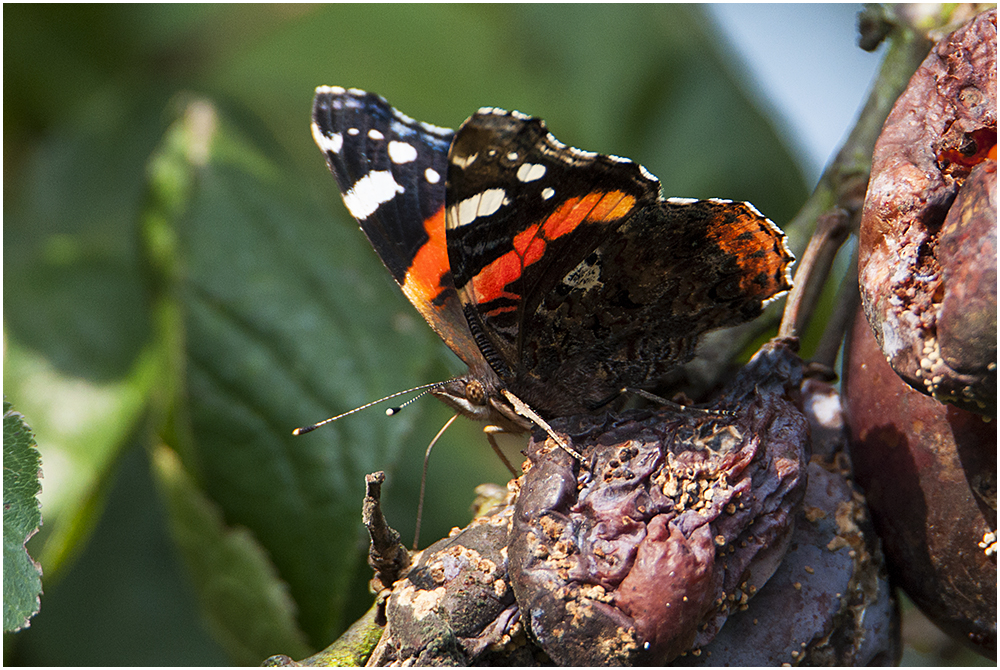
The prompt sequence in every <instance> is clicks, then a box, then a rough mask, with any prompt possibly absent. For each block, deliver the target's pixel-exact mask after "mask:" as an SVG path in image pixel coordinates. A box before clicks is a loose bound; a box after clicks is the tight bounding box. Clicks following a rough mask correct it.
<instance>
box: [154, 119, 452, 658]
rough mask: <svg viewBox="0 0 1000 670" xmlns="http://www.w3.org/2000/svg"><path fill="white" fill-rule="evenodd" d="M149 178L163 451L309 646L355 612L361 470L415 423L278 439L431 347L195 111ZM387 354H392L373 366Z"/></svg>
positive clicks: (396, 374) (345, 241)
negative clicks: (161, 307)
mask: <svg viewBox="0 0 1000 670" xmlns="http://www.w3.org/2000/svg"><path fill="white" fill-rule="evenodd" d="M151 166H152V167H151V170H152V172H151V175H152V191H153V195H152V198H151V202H153V203H155V205H154V207H153V208H152V209H151V211H150V212H148V214H147V221H148V222H150V223H149V224H148V225H149V226H150V227H151V229H153V230H159V231H161V232H157V233H155V234H151V235H150V236H149V238H150V239H154V240H161V241H162V240H170V239H173V240H175V243H172V242H165V243H163V245H164V246H165V247H170V246H172V245H173V244H176V256H177V261H176V266H171V265H169V264H164V266H163V268H164V270H165V272H166V273H167V281H169V282H174V287H173V289H172V291H174V292H175V294H176V295H177V296H178V304H179V309H180V312H181V314H182V317H181V319H182V322H181V326H182V329H183V332H182V335H180V336H178V337H177V338H176V342H177V343H178V346H179V347H181V349H180V351H178V352H177V356H178V360H180V361H181V365H182V369H181V380H182V381H181V383H182V388H180V389H179V394H178V397H177V401H178V403H179V404H178V408H177V410H176V412H175V419H176V420H175V422H174V424H173V426H172V428H171V429H170V430H169V431H168V434H167V436H166V437H167V443H168V444H169V445H170V446H171V447H173V448H174V449H175V450H176V451H177V453H179V454H180V456H181V458H182V460H183V462H184V466H185V468H186V469H187V470H189V471H190V472H191V473H192V474H193V476H194V477H195V479H196V481H197V483H198V485H199V486H200V487H201V488H202V489H203V490H204V492H205V494H206V495H207V496H208V497H210V498H211V499H212V500H213V501H214V502H216V503H217V504H218V505H219V506H220V507H221V509H222V510H223V511H224V514H225V520H226V522H227V523H228V524H231V525H236V526H241V527H244V528H246V529H247V530H248V531H249V532H250V533H251V534H252V535H253V538H254V539H255V540H256V541H257V542H259V543H260V545H261V546H262V547H264V548H265V550H266V552H267V555H268V556H269V557H270V559H271V560H272V561H273V562H274V565H275V567H276V569H277V572H278V575H279V576H280V578H281V579H282V580H283V581H284V582H286V583H287V584H288V586H289V589H290V592H291V595H292V597H293V598H294V600H295V602H296V603H297V605H298V612H299V623H300V625H301V626H302V627H303V629H304V630H305V631H306V632H307V633H308V634H309V638H310V642H311V643H312V644H313V646H314V647H320V646H323V645H324V644H325V643H329V641H330V640H332V639H333V637H334V636H335V635H336V633H337V632H339V631H340V630H341V629H342V628H343V627H344V626H345V625H346V624H347V623H349V621H350V619H348V618H346V613H347V611H351V612H352V614H353V610H354V609H355V608H358V607H359V606H360V610H361V611H364V609H366V608H367V606H368V605H369V604H370V598H371V596H370V595H364V596H363V597H364V599H365V600H367V601H368V602H358V601H357V600H356V599H355V598H354V597H353V596H354V592H355V591H354V590H352V589H355V590H356V589H357V587H355V586H352V585H353V584H357V582H355V581H354V580H355V575H357V571H358V569H359V568H360V567H361V566H363V565H364V559H365V556H366V551H365V544H364V541H363V537H364V535H363V527H362V525H361V523H360V503H361V500H362V498H363V495H364V475H365V474H366V473H368V472H371V471H374V470H377V469H380V468H386V467H388V466H391V465H392V463H393V461H394V459H395V454H396V453H397V452H398V450H399V448H400V446H401V443H402V438H403V436H405V434H406V433H407V432H408V431H409V430H410V429H411V428H412V426H413V420H414V419H416V418H418V415H419V413H417V412H414V413H410V414H409V415H407V414H405V413H404V414H403V415H402V416H401V417H399V419H398V420H388V419H387V418H386V417H385V416H384V415H383V414H381V413H379V412H374V413H370V414H369V415H368V416H359V417H358V419H359V420H358V421H352V422H344V423H343V424H342V425H339V426H334V427H332V428H331V429H329V430H325V431H324V432H323V433H317V434H312V435H309V436H305V437H298V438H296V437H293V436H292V429H293V428H295V427H296V426H298V425H302V424H306V423H310V422H312V421H315V420H316V419H318V418H323V417H326V416H330V415H331V414H334V413H336V412H338V411H340V410H341V409H342V408H345V407H352V406H356V405H360V404H362V403H363V402H365V401H366V400H368V399H371V398H372V397H377V394H378V393H381V392H384V390H385V389H390V390H394V389H399V388H405V386H406V385H407V384H412V383H413V382H414V380H419V379H420V378H421V375H420V374H419V371H420V370H421V369H424V368H426V363H424V362H423V359H424V358H426V357H428V353H429V352H430V351H431V350H432V346H437V345H435V344H434V341H433V340H432V339H431V336H430V333H428V332H423V331H424V327H423V325H422V323H421V322H420V321H419V317H418V316H417V315H416V314H415V313H412V312H411V311H410V309H409V307H408V305H406V304H405V302H404V301H403V300H402V297H401V296H399V295H398V293H397V292H396V289H395V288H394V287H393V286H392V284H391V280H389V279H388V277H387V276H385V274H384V272H383V268H381V266H380V264H378V261H377V259H376V257H375V256H374V253H373V252H372V251H371V250H370V249H369V248H368V247H367V243H366V242H365V240H364V239H363V236H361V235H360V233H359V232H358V231H357V229H356V226H354V225H339V226H338V225H335V224H334V223H333V222H331V221H330V216H329V214H326V213H324V212H322V211H320V210H318V209H317V208H316V207H315V206H310V205H308V199H307V198H304V197H303V194H302V193H300V192H297V188H296V186H295V185H294V184H292V183H291V182H290V181H288V180H287V178H286V177H284V174H285V170H283V169H281V168H280V167H279V163H278V161H277V160H276V159H275V158H273V157H270V156H266V155H265V154H263V153H262V152H261V150H260V149H259V148H258V147H256V146H255V145H253V144H252V143H250V142H248V141H247V140H246V139H245V136H244V135H242V134H241V133H240V131H239V130H238V129H237V128H236V127H235V126H234V125H233V124H232V123H231V122H230V121H229V119H228V118H227V117H225V116H221V115H219V114H218V112H217V111H216V110H215V109H214V107H212V106H211V105H209V104H207V103H206V102H204V101H198V100H194V101H191V102H190V103H189V104H188V106H187V107H186V108H185V110H184V111H183V112H182V115H181V117H180V118H179V119H178V120H177V122H176V123H175V124H174V125H173V126H172V128H171V130H170V132H169V133H168V135H167V137H166V138H165V141H164V143H163V147H162V149H161V151H160V152H158V153H157V155H156V157H155V158H154V160H153V161H152V163H151ZM304 203H306V204H304ZM164 228H166V229H167V230H166V232H163V230H162V229H164ZM151 255H156V254H155V253H154V254H151ZM401 303H402V304H401ZM362 305H363V306H362ZM389 323H395V324H396V330H395V331H394V332H386V330H385V329H386V325H387V324H389ZM372 333H379V336H378V337H377V338H373V337H372ZM394 350H395V351H401V352H402V351H405V352H407V356H405V357H400V359H399V360H398V361H393V363H392V364H391V365H386V364H385V362H386V355H387V354H386V352H387V351H394ZM426 432H427V434H428V435H431V434H433V432H432V429H428V430H427V431H426ZM202 567H207V566H202ZM203 580H204V582H205V583H207V581H208V576H207V575H201V576H199V577H198V580H197V581H203ZM363 583H364V582H363V581H362V582H361V584H362V585H363ZM362 588H363V587H362ZM362 593H363V591H362ZM245 644H246V645H247V646H248V647H250V646H252V645H251V644H250V641H249V640H246V641H245ZM273 651H275V650H272V652H273ZM277 651H281V650H277Z"/></svg>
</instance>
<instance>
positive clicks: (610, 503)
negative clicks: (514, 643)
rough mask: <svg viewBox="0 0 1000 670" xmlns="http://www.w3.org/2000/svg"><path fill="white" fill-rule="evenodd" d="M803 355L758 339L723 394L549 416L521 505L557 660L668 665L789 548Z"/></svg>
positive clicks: (535, 605)
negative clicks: (701, 405) (559, 440)
mask: <svg viewBox="0 0 1000 670" xmlns="http://www.w3.org/2000/svg"><path fill="white" fill-rule="evenodd" d="M800 382H801V362H800V360H799V358H798V356H796V355H795V353H794V352H793V351H792V350H791V349H790V348H789V346H788V345H787V344H786V343H784V342H781V341H774V342H772V343H769V344H767V345H765V346H764V347H763V348H762V350H761V351H760V352H758V354H757V355H756V356H755V357H754V359H753V360H752V361H751V362H750V363H749V364H748V365H747V366H746V367H745V368H744V369H743V370H742V371H741V372H740V374H739V376H738V377H737V378H736V380H735V381H734V383H733V384H732V385H731V387H730V389H729V390H728V391H727V392H726V393H725V394H724V396H723V397H722V398H721V399H720V401H719V402H718V403H717V404H716V405H715V406H714V409H716V410H725V412H724V413H723V412H698V411H692V410H681V411H676V410H673V409H665V410H661V411H658V412H651V411H633V412H626V413H623V414H621V415H608V416H606V417H593V416H586V417H574V418H567V419H561V420H557V421H555V422H553V424H552V425H553V428H555V430H556V431H558V432H560V434H564V435H566V436H567V437H568V439H569V440H570V442H571V444H572V445H573V446H574V447H575V448H576V449H577V450H579V451H580V452H581V453H583V454H584V457H585V459H586V464H585V466H581V464H580V463H578V462H577V461H575V460H574V459H573V458H572V457H571V456H569V455H568V454H567V453H566V452H565V451H563V450H562V449H559V448H558V447H556V446H555V445H554V444H553V442H552V441H551V440H550V439H549V440H546V441H545V442H541V441H536V440H533V441H532V442H531V443H529V450H528V458H529V460H530V468H529V469H528V470H527V472H526V474H525V476H524V478H523V481H522V485H521V491H520V494H519V496H518V499H517V503H516V508H515V512H514V519H513V527H512V529H511V541H510V550H509V566H508V570H509V572H510V579H511V584H512V586H513V589H514V593H515V595H516V596H517V601H518V604H519V606H520V608H521V619H522V621H523V622H524V623H525V624H526V625H527V626H528V627H529V628H530V631H531V634H532V636H533V637H534V639H535V640H537V641H538V643H539V644H540V645H541V647H542V648H543V649H544V650H545V651H546V653H548V655H549V656H550V657H551V658H552V659H553V660H554V661H556V663H559V664H561V665H625V664H628V665H632V664H660V663H663V662H666V661H669V660H671V659H673V658H675V657H677V656H678V655H679V654H681V653H683V652H685V651H687V650H689V649H691V648H692V647H693V646H694V647H700V646H703V645H705V644H707V643H708V642H709V641H711V639H712V638H713V637H714V636H715V634H716V633H717V632H718V630H719V628H720V627H721V626H722V624H723V623H725V621H726V618H727V616H728V615H729V614H730V613H731V612H734V611H737V610H739V609H741V608H745V606H746V603H747V601H748V600H749V598H750V597H752V596H753V594H754V593H755V592H757V591H758V590H759V589H760V588H761V587H763V585H764V584H765V583H766V582H767V580H768V578H769V577H770V576H771V574H772V573H773V572H774V571H775V569H776V568H777V566H778V564H779V563H780V562H781V560H782V558H783V556H784V554H785V551H786V549H787V547H788V542H789V539H790V537H791V533H792V530H793V527H794V516H795V511H796V508H797V506H798V504H799V502H800V501H801V499H802V496H803V493H804V490H805V484H806V477H805V464H806V459H807V458H808V455H807V450H808V440H809V428H808V422H807V420H806V418H805V417H804V416H803V414H802V412H801V411H800V410H799V409H798V408H797V407H796V405H795V403H794V401H793V398H794V396H795V395H796V393H797V390H798V388H799V384H800Z"/></svg>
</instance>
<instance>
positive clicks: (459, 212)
mask: <svg viewBox="0 0 1000 670" xmlns="http://www.w3.org/2000/svg"><path fill="white" fill-rule="evenodd" d="M506 195H507V194H506V192H505V191H504V190H503V189H502V188H490V189H486V190H485V191H483V192H482V193H477V194H476V195H474V196H472V197H471V198H466V199H465V200H463V201H462V202H460V203H458V204H457V205H452V207H451V220H452V221H453V222H454V226H453V227H457V226H464V225H467V224H469V223H472V222H473V221H475V220H476V219H478V218H480V217H483V216H489V215H491V214H493V213H494V212H496V211H497V210H498V209H500V207H501V206H502V205H503V204H504V201H505V198H506Z"/></svg>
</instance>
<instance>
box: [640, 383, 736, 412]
mask: <svg viewBox="0 0 1000 670" xmlns="http://www.w3.org/2000/svg"><path fill="white" fill-rule="evenodd" d="M621 393H631V394H633V395H637V396H639V397H640V398H645V399H646V400H649V401H651V402H655V403H657V404H659V405H660V406H662V407H669V408H670V409H673V410H675V411H677V412H692V413H694V414H710V415H715V416H734V414H733V413H732V412H730V411H729V410H725V409H710V408H707V407H695V406H693V405H682V404H680V403H679V402H674V401H673V400H667V399H666V398H661V397H660V396H658V395H656V394H655V393H650V392H649V391H644V390H642V389H636V388H629V387H627V386H626V387H625V388H623V389H622V390H621Z"/></svg>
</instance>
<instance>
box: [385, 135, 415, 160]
mask: <svg viewBox="0 0 1000 670" xmlns="http://www.w3.org/2000/svg"><path fill="white" fill-rule="evenodd" d="M389 158H391V159H392V162H393V163H395V164H396V165H402V164H403V163H411V162H413V161H415V160H417V150H416V149H415V148H414V147H413V145H412V144H407V143H406V142H398V141H396V140H392V141H391V142H389Z"/></svg>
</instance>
